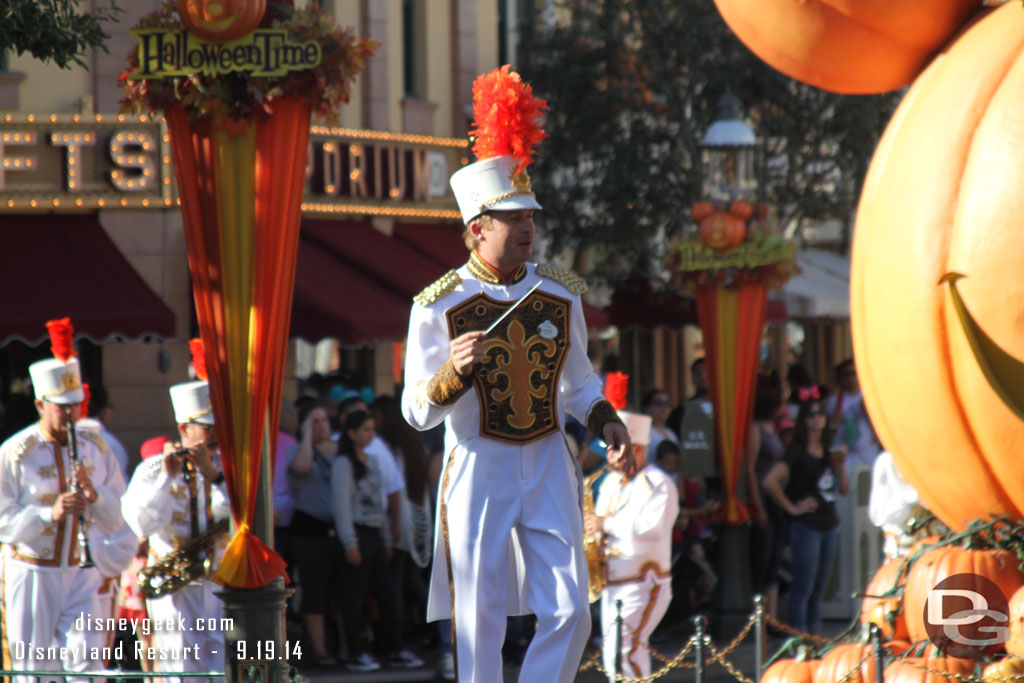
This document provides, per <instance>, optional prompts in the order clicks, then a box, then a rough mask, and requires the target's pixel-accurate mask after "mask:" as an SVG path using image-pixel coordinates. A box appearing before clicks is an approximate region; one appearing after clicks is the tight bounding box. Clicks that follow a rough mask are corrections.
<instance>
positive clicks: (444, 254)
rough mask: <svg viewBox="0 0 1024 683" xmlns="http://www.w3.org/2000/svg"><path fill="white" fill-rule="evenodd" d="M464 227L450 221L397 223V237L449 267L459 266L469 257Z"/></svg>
mask: <svg viewBox="0 0 1024 683" xmlns="http://www.w3.org/2000/svg"><path fill="white" fill-rule="evenodd" d="M462 231H463V227H462V226H461V225H451V224H449V223H395V239H396V240H398V241H400V242H405V243H406V244H409V245H411V246H412V247H414V248H415V249H416V250H418V251H419V252H421V253H423V254H426V255H427V256H428V257H430V258H432V259H433V260H435V261H437V262H438V263H440V264H442V265H445V266H448V268H458V267H459V266H461V265H462V264H463V263H465V262H466V259H467V258H469V250H468V249H466V243H465V242H463V241H462Z"/></svg>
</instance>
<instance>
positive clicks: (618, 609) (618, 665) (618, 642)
mask: <svg viewBox="0 0 1024 683" xmlns="http://www.w3.org/2000/svg"><path fill="white" fill-rule="evenodd" d="M621 673H622V600H616V601H615V673H614V674H613V675H612V680H618V676H619V675H620V674H621Z"/></svg>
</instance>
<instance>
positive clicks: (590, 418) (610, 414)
mask: <svg viewBox="0 0 1024 683" xmlns="http://www.w3.org/2000/svg"><path fill="white" fill-rule="evenodd" d="M609 422H618V423H619V424H623V422H622V420H620V419H619V416H618V414H617V413H616V412H615V408H613V407H612V404H611V403H609V402H608V401H604V400H602V401H598V402H597V403H595V404H594V407H593V408H591V409H590V414H589V415H587V429H589V430H590V433H591V434H593V435H595V436H597V437H601V436H603V435H604V426H605V425H606V424H608V423H609Z"/></svg>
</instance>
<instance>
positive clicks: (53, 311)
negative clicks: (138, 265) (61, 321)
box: [0, 214, 174, 346]
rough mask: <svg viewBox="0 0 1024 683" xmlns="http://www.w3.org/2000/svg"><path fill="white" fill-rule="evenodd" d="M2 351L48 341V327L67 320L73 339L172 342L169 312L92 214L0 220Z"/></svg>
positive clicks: (11, 217)
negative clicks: (5, 347)
mask: <svg viewBox="0 0 1024 683" xmlns="http://www.w3.org/2000/svg"><path fill="white" fill-rule="evenodd" d="M0 291H2V292H3V293H4V295H3V300H4V303H3V306H2V307H0V345H3V344H6V343H8V342H10V341H11V340H14V339H18V340H21V341H24V342H26V343H28V344H30V345H33V346H34V345H36V344H40V343H42V342H43V341H45V340H46V339H48V338H49V336H48V334H47V331H46V321H47V320H52V319H55V318H63V317H70V318H71V323H72V324H73V325H74V327H75V336H76V337H79V336H80V337H86V338H88V339H89V340H91V341H93V342H97V343H101V342H104V341H107V340H109V339H114V338H121V339H124V340H128V341H136V340H139V339H142V338H144V337H157V338H160V339H173V338H174V313H173V312H172V311H171V309H170V308H168V307H167V305H166V304H165V303H164V302H163V300H162V299H161V298H160V297H159V296H158V295H157V294H156V293H155V292H154V291H153V290H152V289H150V288H149V285H148V284H146V281H145V280H143V279H142V277H141V276H140V275H139V274H138V273H137V272H136V271H135V269H134V268H133V267H132V266H131V264H130V263H128V261H127V260H125V257H124V256H123V255H122V254H121V252H120V251H119V250H118V248H117V246H116V245H115V244H114V243H113V241H111V239H110V237H109V236H107V233H106V231H104V229H103V226H102V225H100V223H99V219H98V218H97V216H95V215H91V214H90V215H59V216H58V215H49V214H25V215H5V216H3V218H2V219H0Z"/></svg>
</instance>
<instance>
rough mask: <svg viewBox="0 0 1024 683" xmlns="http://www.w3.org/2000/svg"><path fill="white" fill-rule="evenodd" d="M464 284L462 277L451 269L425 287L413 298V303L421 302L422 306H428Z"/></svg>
mask: <svg viewBox="0 0 1024 683" xmlns="http://www.w3.org/2000/svg"><path fill="white" fill-rule="evenodd" d="M460 284H462V278H461V277H459V274H458V273H457V272H455V271H454V270H449V271H448V272H447V273H445V274H444V275H442V276H441V277H439V278H438V279H437V280H436V281H435V282H434V283H433V284H432V285H430V286H429V287H427V288H426V289H424V290H423V291H422V292H420V293H419V294H417V295H416V296H414V297H413V298H412V300H413V303H416V304H419V305H420V306H428V305H430V304H432V303H434V302H435V301H437V300H438V299H440V298H441V297H444V296H447V295H449V294H451V293H452V291H453V290H454V289H455V288H456V287H458V286H459V285H460Z"/></svg>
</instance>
